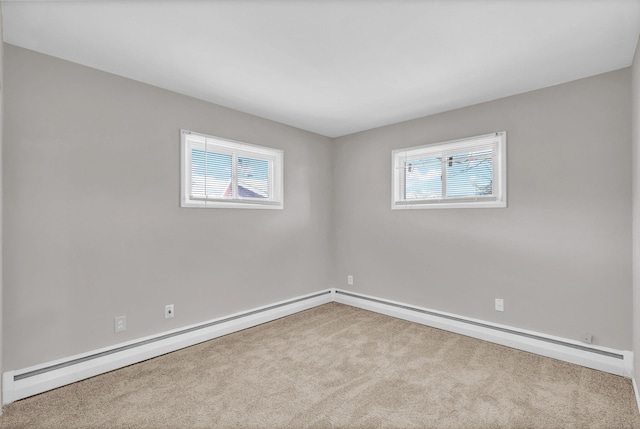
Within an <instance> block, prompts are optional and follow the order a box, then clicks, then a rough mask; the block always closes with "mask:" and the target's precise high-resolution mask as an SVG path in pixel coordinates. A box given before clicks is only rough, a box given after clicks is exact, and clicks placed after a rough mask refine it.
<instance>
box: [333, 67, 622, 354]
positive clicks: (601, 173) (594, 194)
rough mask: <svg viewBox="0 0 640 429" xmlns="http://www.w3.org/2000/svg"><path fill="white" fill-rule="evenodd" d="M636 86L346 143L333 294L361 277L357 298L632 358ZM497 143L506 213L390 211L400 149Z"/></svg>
mask: <svg viewBox="0 0 640 429" xmlns="http://www.w3.org/2000/svg"><path fill="white" fill-rule="evenodd" d="M630 78H631V74H630V69H628V68H627V69H622V70H618V71H615V72H611V73H607V74H603V75H598V76H595V77H591V78H587V79H583V80H579V81H575V82H570V83H567V84H563V85H559V86H555V87H550V88H547V89H542V90H538V91H534V92H529V93H526V94H521V95H518V96H513V97H509V98H504V99H500V100H496V101H492V102H489V103H484V104H480V105H476V106H472V107H468V108H464V109H460V110H455V111H451V112H447V113H443V114H439V115H434V116H429V117H425V118H421V119H416V120H412V121H408V122H403V123H399V124H395V125H390V126H386V127H382V128H378V129H374V130H370V131H366V132H362V133H357V134H353V135H350V136H345V137H342V138H338V139H337V140H336V146H335V152H334V167H333V168H334V181H335V199H334V202H335V207H334V210H335V226H336V231H335V234H336V236H335V237H336V254H335V258H336V259H335V262H336V268H335V274H334V279H335V283H336V284H337V285H339V286H340V287H343V288H347V286H346V277H347V275H348V274H353V275H354V277H355V279H354V280H355V284H354V286H353V288H352V289H353V290H354V291H357V292H361V293H365V294H371V295H374V296H380V297H384V298H388V299H393V300H397V301H401V302H406V303H411V304H414V305H418V306H423V307H428V308H432V309H436V310H440V311H445V312H451V313H455V314H459V315H464V316H468V317H473V318H479V319H483V320H487V321H491V322H496V323H504V324H507V325H511V326H515V327H519V328H523V329H531V330H535V331H539V332H543V333H547V334H552V335H559V336H562V337H566V338H571V339H576V340H578V339H579V338H580V335H581V333H582V332H583V331H589V332H591V333H592V334H593V335H594V344H599V345H604V346H609V347H615V348H619V349H625V350H631V313H632V306H631V302H630V298H631V251H630V250H631V145H630V140H631V123H630ZM501 130H506V131H507V153H508V198H509V200H508V208H506V209H430V210H394V211H392V210H391V209H390V204H391V179H390V177H391V151H392V150H393V149H397V148H403V147H409V146H415V145H420V144H427V143H435V142H439V141H446V140H451V139H457V138H461V137H466V136H473V135H480V134H485V133H490V132H493V131H501ZM495 298H503V299H504V300H505V311H504V312H503V313H500V312H496V311H495V310H494V299H495Z"/></svg>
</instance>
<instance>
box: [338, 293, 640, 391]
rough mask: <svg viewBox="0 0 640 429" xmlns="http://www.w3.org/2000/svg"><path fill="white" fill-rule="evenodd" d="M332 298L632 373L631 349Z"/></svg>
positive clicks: (367, 300)
mask: <svg viewBox="0 0 640 429" xmlns="http://www.w3.org/2000/svg"><path fill="white" fill-rule="evenodd" d="M335 301H336V302H340V303H343V304H347V305H351V306H354V307H358V308H362V309H365V310H370V311H375V312H376V313H381V314H386V315H388V316H393V317H397V318H399V319H404V320H408V321H411V322H415V323H420V324H422V325H426V326H431V327H434V328H439V329H443V330H445V331H450V332H455V333H458V334H462V335H466V336H469V337H473V338H478V339H480V340H484V341H489V342H492V343H495V344H501V345H503V346H507V347H511V348H514V349H519V350H524V351H527V352H531V353H535V354H538V355H542V356H547V357H550V358H554V359H558V360H562V361H565V362H570V363H574V364H577V365H582V366H585V367H588V368H593V369H597V370H600V371H604V372H609V373H611V374H616V375H621V376H623V377H627V378H631V377H632V375H633V353H632V352H631V351H622V350H615V349H610V348H606V347H600V346H593V345H587V344H584V343H580V342H578V341H573V340H569V339H566V338H561V337H555V336H551V335H546V334H541V333H538V332H532V331H526V330H522V329H516V328H513V327H510V326H504V325H499V324H494V323H490V322H486V321H483V320H477V319H472V318H467V317H462V316H458V315H455V314H450V313H444V312H440V311H436V310H431V309H427V308H421V307H416V306H412V305H409V304H405V303H400V302H396V301H390V300H386V299H382V298H378V297H372V296H368V295H362V294H357V293H353V292H349V291H344V290H339V289H337V290H336V291H335Z"/></svg>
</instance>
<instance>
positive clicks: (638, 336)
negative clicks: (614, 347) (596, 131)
mask: <svg viewBox="0 0 640 429" xmlns="http://www.w3.org/2000/svg"><path fill="white" fill-rule="evenodd" d="M631 73H632V77H631V103H632V104H631V127H632V151H633V157H632V159H633V356H634V373H635V378H636V380H638V379H639V376H640V38H638V44H637V46H636V54H635V56H634V58H633V64H632V65H631Z"/></svg>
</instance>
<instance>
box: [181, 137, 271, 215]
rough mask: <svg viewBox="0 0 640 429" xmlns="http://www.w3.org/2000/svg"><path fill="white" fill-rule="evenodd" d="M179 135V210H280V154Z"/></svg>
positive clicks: (259, 147) (212, 139) (265, 149)
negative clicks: (197, 208)
mask: <svg viewBox="0 0 640 429" xmlns="http://www.w3.org/2000/svg"><path fill="white" fill-rule="evenodd" d="M181 134H182V139H181V140H182V142H181V143H182V198H181V206H182V207H210V208H216V207H218V208H220V207H227V208H230V207H235V208H256V209H281V208H282V207H283V198H282V197H283V195H282V194H283V192H282V157H283V153H282V150H279V149H271V148H267V147H263V146H256V145H252V144H248V143H241V142H236V141H232V140H226V139H222V138H219V137H212V136H206V135H203V134H198V133H194V132H192V131H186V130H182V132H181Z"/></svg>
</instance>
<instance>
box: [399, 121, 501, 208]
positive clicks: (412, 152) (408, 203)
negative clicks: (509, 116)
mask: <svg viewBox="0 0 640 429" xmlns="http://www.w3.org/2000/svg"><path fill="white" fill-rule="evenodd" d="M506 142H507V133H506V131H501V132H496V133H491V134H485V135H481V136H475V137H468V138H463V139H458V140H450V141H446V142H440V143H434V144H428V145H422V146H414V147H409V148H403V149H396V150H394V151H392V153H391V171H392V174H391V208H392V209H393V210H407V209H444V208H496V207H507V146H506ZM479 146H483V147H488V146H490V147H492V149H493V152H494V163H493V194H492V195H491V196H487V197H481V196H477V197H470V198H468V197H462V198H457V197H448V198H441V199H423V200H406V199H404V197H403V196H404V186H405V183H406V182H405V176H404V175H405V172H404V168H405V162H406V161H407V160H411V159H417V158H424V157H425V156H437V155H439V156H447V154H449V153H460V151H463V150H468V149H472V148H474V147H479Z"/></svg>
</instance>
